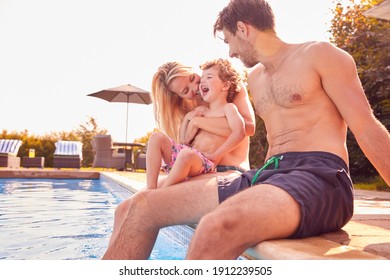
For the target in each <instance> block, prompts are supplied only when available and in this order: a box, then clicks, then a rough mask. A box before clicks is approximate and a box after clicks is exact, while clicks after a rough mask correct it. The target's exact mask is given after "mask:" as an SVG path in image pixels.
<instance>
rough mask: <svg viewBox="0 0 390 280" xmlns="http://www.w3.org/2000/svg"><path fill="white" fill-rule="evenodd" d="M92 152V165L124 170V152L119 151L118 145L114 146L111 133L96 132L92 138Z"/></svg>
mask: <svg viewBox="0 0 390 280" xmlns="http://www.w3.org/2000/svg"><path fill="white" fill-rule="evenodd" d="M92 148H93V153H94V158H93V164H92V167H94V168H95V167H101V168H115V169H117V170H125V168H126V157H125V153H119V151H118V150H119V147H114V146H113V142H112V138H111V135H103V134H98V135H96V136H94V137H93V138H92Z"/></svg>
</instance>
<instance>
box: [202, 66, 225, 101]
mask: <svg viewBox="0 0 390 280" xmlns="http://www.w3.org/2000/svg"><path fill="white" fill-rule="evenodd" d="M224 84H225V83H224V82H223V81H222V80H221V79H220V78H219V69H218V66H216V65H215V66H213V67H211V68H209V69H205V70H203V73H202V77H201V79H200V86H199V89H200V94H201V96H202V98H203V100H204V101H206V102H210V101H211V100H212V99H214V98H217V97H218V96H222V98H226V96H225V95H223V94H222V92H223V91H224V92H226V90H224Z"/></svg>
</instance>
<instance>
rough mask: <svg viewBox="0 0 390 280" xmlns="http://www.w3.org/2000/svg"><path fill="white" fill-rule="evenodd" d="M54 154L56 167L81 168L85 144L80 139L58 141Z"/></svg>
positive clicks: (54, 165)
mask: <svg viewBox="0 0 390 280" xmlns="http://www.w3.org/2000/svg"><path fill="white" fill-rule="evenodd" d="M55 146H56V150H55V152H54V155H53V167H54V168H80V167H81V161H82V159H83V152H82V148H83V144H82V143H81V142H79V141H58V142H56V143H55Z"/></svg>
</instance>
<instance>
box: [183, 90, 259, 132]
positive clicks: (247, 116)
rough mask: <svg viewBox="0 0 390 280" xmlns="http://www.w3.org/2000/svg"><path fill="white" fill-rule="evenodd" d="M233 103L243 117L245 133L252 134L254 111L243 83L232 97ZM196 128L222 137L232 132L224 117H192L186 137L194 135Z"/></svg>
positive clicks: (253, 129) (253, 130)
mask: <svg viewBox="0 0 390 280" xmlns="http://www.w3.org/2000/svg"><path fill="white" fill-rule="evenodd" d="M233 103H234V104H235V105H236V107H237V109H238V111H239V113H240V115H241V116H242V118H243V119H244V125H245V133H246V135H247V136H253V135H254V134H255V113H254V110H253V107H252V104H251V103H250V100H249V97H248V93H247V91H246V88H245V86H244V84H241V90H240V92H239V93H238V94H237V96H236V97H235V98H234V100H233ZM198 129H202V130H205V131H208V132H210V133H213V134H217V135H219V136H223V137H228V136H229V135H230V133H231V132H232V131H231V127H230V125H229V123H228V121H227V120H226V118H213V117H194V118H193V119H192V120H191V121H190V123H189V124H188V129H187V138H190V135H196V133H194V131H198Z"/></svg>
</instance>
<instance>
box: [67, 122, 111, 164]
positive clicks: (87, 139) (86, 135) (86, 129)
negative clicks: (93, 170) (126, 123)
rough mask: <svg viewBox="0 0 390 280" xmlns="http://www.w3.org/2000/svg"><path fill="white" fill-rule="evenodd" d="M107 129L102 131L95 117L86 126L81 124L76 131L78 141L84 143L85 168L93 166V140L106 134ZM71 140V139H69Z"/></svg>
mask: <svg viewBox="0 0 390 280" xmlns="http://www.w3.org/2000/svg"><path fill="white" fill-rule="evenodd" d="M106 133H107V130H106V129H101V128H99V127H98V125H97V123H96V120H95V119H94V118H93V117H89V119H88V121H86V122H85V123H84V124H81V125H80V126H79V128H78V129H77V130H76V131H75V134H76V135H77V138H78V141H81V142H82V143H83V162H82V165H83V166H84V167H90V166H92V162H93V157H94V155H93V148H92V138H93V137H94V136H95V135H97V134H106ZM69 140H70V139H69Z"/></svg>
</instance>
